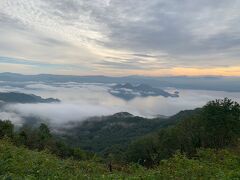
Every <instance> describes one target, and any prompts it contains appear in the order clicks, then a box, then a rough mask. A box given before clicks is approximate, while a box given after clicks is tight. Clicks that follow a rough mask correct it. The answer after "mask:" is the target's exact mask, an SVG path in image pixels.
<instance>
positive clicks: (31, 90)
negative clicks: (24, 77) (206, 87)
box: [0, 82, 240, 124]
mask: <svg viewBox="0 0 240 180" xmlns="http://www.w3.org/2000/svg"><path fill="white" fill-rule="evenodd" d="M0 86H1V87H0V91H1V92H3V91H17V92H23V93H26V94H35V95H39V96H41V97H44V98H50V97H52V98H58V99H60V100H61V103H59V104H11V105H7V106H4V107H2V108H1V109H2V110H1V112H0V119H10V120H12V121H13V122H15V123H17V124H18V123H21V122H22V118H23V117H27V116H34V117H38V118H41V119H47V120H50V122H51V123H53V124H62V123H66V122H68V121H81V120H84V119H86V118H87V117H91V116H102V115H112V114H114V113H117V112H122V111H127V112H129V113H132V114H134V115H139V116H144V117H154V116H156V115H166V116H170V115H173V114H175V113H177V112H179V111H180V110H185V109H194V108H196V107H201V106H203V105H204V104H205V103H206V102H208V101H209V100H214V99H217V98H224V97H229V98H231V99H233V100H236V101H238V102H240V92H239V93H231V92H220V91H203V90H179V89H178V90H177V91H179V95H180V97H179V98H171V97H169V98H165V97H161V96H159V97H146V98H142V97H139V98H135V99H133V100H131V101H125V100H122V99H119V98H117V97H114V96H112V95H111V94H109V93H108V88H109V86H110V85H104V84H80V83H54V84H46V83H35V82H28V83H24V84H23V83H9V84H6V83H4V84H1V82H0ZM166 90H167V91H169V92H173V91H176V89H166Z"/></svg>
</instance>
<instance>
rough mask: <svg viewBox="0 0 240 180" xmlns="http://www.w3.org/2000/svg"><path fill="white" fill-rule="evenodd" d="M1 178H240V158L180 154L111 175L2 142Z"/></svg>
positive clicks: (99, 165)
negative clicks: (149, 166)
mask: <svg viewBox="0 0 240 180" xmlns="http://www.w3.org/2000/svg"><path fill="white" fill-rule="evenodd" d="M0 159H1V160H0V178H1V179H49V180H52V179H59V180H65V179H69V180H70V179H179V180H185V179H189V178H191V179H216V180H218V179H238V178H239V177H240V176H239V174H240V158H239V156H237V155H236V154H235V153H233V152H231V151H228V150H222V151H219V152H214V151H212V150H204V151H200V152H199V155H198V157H197V158H196V159H188V158H187V157H185V156H183V155H180V154H177V155H175V156H174V157H173V158H171V159H169V160H165V161H162V162H161V163H160V165H158V166H157V167H155V168H153V169H145V168H143V167H141V166H138V165H132V166H120V165H113V172H109V171H108V168H107V166H106V165H105V164H102V163H99V162H95V161H94V160H92V161H74V160H70V159H66V160H62V159H59V158H57V157H56V156H54V155H51V154H49V153H48V152H47V151H45V152H37V151H31V150H28V149H26V148H23V147H16V146H14V145H12V143H10V142H9V141H6V140H0Z"/></svg>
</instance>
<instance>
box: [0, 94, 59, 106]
mask: <svg viewBox="0 0 240 180" xmlns="http://www.w3.org/2000/svg"><path fill="white" fill-rule="evenodd" d="M0 101H2V102H5V103H56V102H60V100H59V99H54V98H47V99H44V98H42V97H40V96H36V95H34V94H24V93H19V92H0Z"/></svg>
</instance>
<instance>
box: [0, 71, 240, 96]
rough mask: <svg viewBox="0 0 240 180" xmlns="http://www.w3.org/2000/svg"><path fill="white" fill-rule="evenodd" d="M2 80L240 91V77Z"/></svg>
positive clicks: (0, 76) (6, 76)
mask: <svg viewBox="0 0 240 180" xmlns="http://www.w3.org/2000/svg"><path fill="white" fill-rule="evenodd" d="M0 81H5V82H6V81H7V82H27V81H35V82H46V83H52V82H79V83H116V84H118V83H127V82H128V83H131V84H133V85H137V84H148V85H150V86H152V87H156V88H164V87H174V88H178V89H199V90H216V91H230V92H240V77H221V76H208V77H187V76H177V77H146V76H126V77H107V76H70V75H51V74H39V75H22V74H16V73H8V72H7V73H0Z"/></svg>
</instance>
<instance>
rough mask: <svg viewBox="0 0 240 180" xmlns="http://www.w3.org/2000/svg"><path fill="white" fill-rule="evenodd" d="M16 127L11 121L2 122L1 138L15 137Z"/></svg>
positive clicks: (0, 127)
mask: <svg viewBox="0 0 240 180" xmlns="http://www.w3.org/2000/svg"><path fill="white" fill-rule="evenodd" d="M13 129H14V125H13V124H12V123H11V121H9V120H5V121H2V120H0V138H3V137H10V138H12V137H13Z"/></svg>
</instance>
